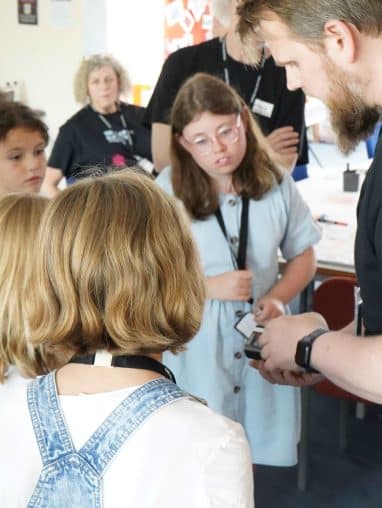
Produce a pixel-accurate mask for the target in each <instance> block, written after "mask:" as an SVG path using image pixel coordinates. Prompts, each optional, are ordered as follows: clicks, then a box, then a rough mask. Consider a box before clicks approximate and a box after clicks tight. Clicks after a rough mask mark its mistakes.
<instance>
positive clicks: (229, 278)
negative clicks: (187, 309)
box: [206, 270, 252, 302]
mask: <svg viewBox="0 0 382 508" xmlns="http://www.w3.org/2000/svg"><path fill="white" fill-rule="evenodd" d="M206 287H207V298H209V299H212V300H231V301H243V302H245V301H247V300H249V299H250V298H251V296H252V273H251V272H250V271H249V270H236V271H233V272H225V273H222V274H221V275H215V276H214V277H207V279H206Z"/></svg>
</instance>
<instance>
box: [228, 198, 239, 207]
mask: <svg viewBox="0 0 382 508" xmlns="http://www.w3.org/2000/svg"><path fill="white" fill-rule="evenodd" d="M236 203H237V201H236V199H233V198H231V199H230V200H229V201H228V204H229V205H230V206H236Z"/></svg>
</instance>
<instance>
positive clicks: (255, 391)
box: [157, 73, 320, 466]
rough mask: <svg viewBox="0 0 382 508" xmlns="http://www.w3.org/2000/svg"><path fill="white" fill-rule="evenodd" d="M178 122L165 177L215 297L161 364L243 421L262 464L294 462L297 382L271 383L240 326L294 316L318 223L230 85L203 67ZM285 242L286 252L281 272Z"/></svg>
mask: <svg viewBox="0 0 382 508" xmlns="http://www.w3.org/2000/svg"><path fill="white" fill-rule="evenodd" d="M171 127H172V140H171V159H172V166H171V168H170V167H169V168H167V169H166V170H164V171H163V172H161V174H160V175H159V177H158V178H157V182H158V183H159V185H161V186H162V187H163V188H164V189H165V190H166V191H167V192H169V193H170V194H174V195H175V196H176V197H177V198H178V199H179V200H181V201H182V202H183V204H184V207H185V209H186V211H187V212H188V214H189V216H190V218H191V221H192V230H193V234H194V238H195V240H196V243H197V245H198V248H199V255H200V258H201V262H202V266H203V270H204V276H205V284H206V290H207V298H208V299H207V302H206V305H205V308H204V317H203V322H202V326H201V329H200V331H199V332H198V334H197V335H196V337H195V339H194V340H193V341H191V343H190V344H189V346H188V348H187V351H186V352H183V353H181V354H178V355H173V354H171V353H166V354H165V358H164V361H165V363H166V364H167V365H168V366H169V367H170V368H171V369H173V370H174V372H175V375H176V377H177V379H178V381H179V385H180V386H182V387H184V388H185V389H187V390H188V391H190V392H191V393H193V394H194V395H196V396H200V397H203V398H205V399H206V400H207V402H208V404H209V406H210V407H212V408H213V409H215V410H217V411H219V412H221V413H223V414H225V415H226V416H229V417H231V418H233V419H234V420H236V421H239V422H241V423H242V424H243V425H244V427H245V430H246V432H247V436H248V438H249V442H250V445H251V451H252V462H253V463H254V464H255V463H256V464H267V465H274V466H275V465H277V466H291V465H293V464H295V463H296V461H297V454H296V445H297V443H298V440H299V423H300V422H299V415H300V412H299V392H298V389H296V388H294V387H284V386H283V387H280V386H276V385H272V384H271V383H269V382H268V381H266V380H265V379H263V378H262V377H261V375H260V374H259V373H258V371H257V370H256V369H254V368H252V367H251V366H250V365H249V362H248V359H247V358H246V357H245V353H244V347H245V339H244V338H243V336H242V335H241V334H240V333H239V332H238V331H237V330H236V329H235V328H234V326H235V324H236V322H237V321H238V320H239V319H240V317H242V316H243V315H244V314H245V313H247V312H253V314H254V316H255V318H256V321H257V322H258V323H259V324H265V323H266V322H267V321H269V320H270V319H272V318H274V317H277V316H279V315H281V314H283V313H285V312H288V308H287V305H288V302H290V301H291V300H292V299H293V298H294V297H295V296H297V295H298V294H299V293H300V291H301V290H302V289H303V288H304V287H305V286H306V285H307V283H308V282H309V281H310V280H311V278H312V277H313V275H314V272H315V267H316V263H315V256H314V251H313V244H315V243H316V242H318V240H319V239H320V233H319V230H318V228H317V227H316V225H315V224H314V221H313V219H312V217H311V215H310V212H309V209H308V207H307V205H306V204H305V203H304V202H303V201H302V199H301V197H300V195H299V193H298V191H297V189H296V187H295V185H294V182H293V180H292V179H291V178H290V177H289V175H287V174H285V173H284V172H283V171H282V170H281V169H280V168H278V167H277V166H276V165H275V164H274V162H273V161H272V160H271V158H270V155H269V153H270V152H269V151H268V146H267V142H266V141H265V138H264V137H263V135H262V134H261V131H260V129H259V127H258V126H257V124H256V123H255V121H254V120H253V118H252V115H251V114H250V112H249V110H248V108H247V107H246V106H245V105H244V104H243V101H242V100H241V99H240V98H239V96H238V95H237V93H236V92H235V91H234V90H233V89H231V88H230V87H228V86H227V85H226V84H225V83H224V82H223V81H221V80H219V79H217V78H215V77H212V76H210V75H207V74H202V73H199V74H195V75H194V76H193V77H192V78H190V79H189V80H187V81H186V82H185V83H184V85H183V86H182V88H181V89H180V91H179V93H178V95H177V97H176V99H175V102H174V105H173V109H172V114H171ZM279 249H280V250H281V253H282V255H283V257H284V258H285V260H286V267H285V269H284V270H283V273H282V275H281V276H280V277H279V254H278V251H279Z"/></svg>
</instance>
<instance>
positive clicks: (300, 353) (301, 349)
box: [294, 328, 329, 373]
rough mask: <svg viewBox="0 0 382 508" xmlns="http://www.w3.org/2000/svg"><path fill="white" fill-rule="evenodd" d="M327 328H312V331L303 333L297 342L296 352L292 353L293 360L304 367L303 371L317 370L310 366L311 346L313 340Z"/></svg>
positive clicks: (325, 331)
mask: <svg viewBox="0 0 382 508" xmlns="http://www.w3.org/2000/svg"><path fill="white" fill-rule="evenodd" d="M328 331H329V330H325V329H324V328H317V329H316V330H313V332H311V333H309V334H308V335H305V337H303V338H302V339H301V340H299V341H298V343H297V348H296V354H295V355H294V361H295V362H296V364H297V365H299V366H300V367H302V368H304V369H305V372H311V373H313V372H315V373H317V372H318V370H316V369H313V367H311V366H310V357H311V354H312V346H313V342H314V341H315V340H316V339H317V338H318V337H319V336H320V335H322V334H323V333H327V332H328Z"/></svg>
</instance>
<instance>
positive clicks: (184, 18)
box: [165, 0, 212, 56]
mask: <svg viewBox="0 0 382 508" xmlns="http://www.w3.org/2000/svg"><path fill="white" fill-rule="evenodd" d="M165 3H166V11H165V54H166V56H167V55H168V54H169V53H172V52H173V51H175V50H177V49H179V48H182V47H184V46H191V45H192V44H198V43H199V42H203V41H205V40H207V39H210V38H211V37H212V15H211V8H210V3H209V0H165Z"/></svg>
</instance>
